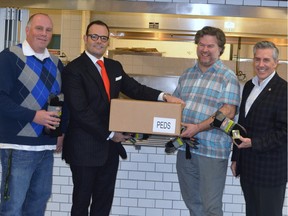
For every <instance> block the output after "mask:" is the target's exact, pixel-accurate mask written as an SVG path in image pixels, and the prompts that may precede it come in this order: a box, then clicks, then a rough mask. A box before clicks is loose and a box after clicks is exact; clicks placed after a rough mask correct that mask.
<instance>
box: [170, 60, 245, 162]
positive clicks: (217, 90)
mask: <svg viewBox="0 0 288 216" xmlns="http://www.w3.org/2000/svg"><path fill="white" fill-rule="evenodd" d="M173 95H174V96H176V97H179V98H181V99H182V100H184V101H185V102H186V106H185V108H184V110H183V116H182V121H183V122H184V123H192V124H197V123H200V122H202V121H204V120H206V119H207V118H209V117H210V116H211V115H212V114H213V113H215V112H216V111H217V110H218V109H220V108H221V107H222V106H223V105H224V104H230V105H235V106H237V107H238V106H239V104H240V85H239V82H238V80H237V77H236V75H235V73H234V72H233V71H232V70H230V69H229V68H228V67H226V66H225V65H224V64H223V63H222V61H221V60H218V61H217V62H215V63H214V64H213V66H212V67H210V68H209V69H208V70H207V71H206V72H205V73H203V72H202V71H201V70H200V68H199V66H198V63H196V65H195V66H194V67H192V68H188V69H187V70H186V71H185V72H184V73H183V74H182V76H181V77H180V78H179V82H178V85H177V88H176V89H175V91H174V93H173ZM195 138H197V139H198V141H199V143H200V145H198V147H199V149H191V152H193V153H195V154H199V155H203V156H207V157H212V158H221V159H227V158H228V157H229V154H230V151H231V143H232V140H231V138H230V137H229V136H228V135H226V134H225V133H224V132H222V131H220V130H219V129H211V130H207V131H202V132H199V133H198V134H196V135H195ZM180 150H185V147H182V148H181V149H180Z"/></svg>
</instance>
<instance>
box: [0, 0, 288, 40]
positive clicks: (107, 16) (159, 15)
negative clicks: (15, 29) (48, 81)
mask: <svg viewBox="0 0 288 216" xmlns="http://www.w3.org/2000/svg"><path fill="white" fill-rule="evenodd" d="M0 7H18V8H19V7H20V8H21V7H23V8H33V9H37V8H39V9H60V10H86V11H91V14H92V15H91V19H102V20H104V21H105V22H107V23H109V26H110V27H111V31H112V33H113V35H114V36H115V37H118V38H123V39H125V38H128V39H149V40H193V39H194V35H195V32H196V31H197V30H199V29H200V28H202V27H203V26H205V25H212V26H216V27H219V28H221V29H223V30H224V31H225V33H226V35H227V36H228V43H238V41H239V38H240V37H241V41H242V43H243V44H252V43H254V42H255V40H259V39H269V40H272V41H274V42H275V43H276V44H277V45H279V46H287V44H288V42H287V8H276V7H255V6H238V5H216V4H189V3H167V2H165V3H161V2H135V1H125V0H122V1H116V0H114V1H112V0H94V1H92V0H87V1H84V0H57V1H55V0H25V1H22V0H1V2H0Z"/></svg>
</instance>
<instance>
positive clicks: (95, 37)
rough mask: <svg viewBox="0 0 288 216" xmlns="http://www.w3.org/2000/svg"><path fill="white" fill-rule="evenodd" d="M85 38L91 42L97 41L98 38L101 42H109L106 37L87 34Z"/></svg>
mask: <svg viewBox="0 0 288 216" xmlns="http://www.w3.org/2000/svg"><path fill="white" fill-rule="evenodd" d="M87 36H89V37H91V39H92V40H93V41H97V40H98V39H99V38H100V40H101V41H102V42H107V41H108V40H109V37H107V36H101V35H98V34H88V35H87Z"/></svg>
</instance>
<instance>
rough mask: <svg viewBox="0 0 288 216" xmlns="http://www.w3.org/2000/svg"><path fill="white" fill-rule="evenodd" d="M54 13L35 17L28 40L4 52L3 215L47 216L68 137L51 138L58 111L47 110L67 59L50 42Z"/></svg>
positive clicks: (0, 127)
mask: <svg viewBox="0 0 288 216" xmlns="http://www.w3.org/2000/svg"><path fill="white" fill-rule="evenodd" d="M52 30H53V24H52V21H51V19H50V18H49V16H48V15H46V14H42V13H38V14H34V15H32V16H31V17H30V19H29V21H28V23H27V26H26V40H25V41H24V42H23V43H22V44H19V45H17V46H12V47H10V48H7V49H5V50H3V51H2V52H1V53H0V77H1V79H0V153H1V165H2V180H1V203H0V215H1V216H4V215H5V216H12V215H13V216H20V215H21V216H22V215H23V216H25V215H27V216H28V215H29V216H41V215H44V213H45V208H46V203H47V201H48V199H49V197H50V195H51V188H52V168H53V152H54V150H56V146H57V150H58V151H60V150H61V146H62V140H63V137H58V138H57V137H51V136H49V135H46V134H44V133H43V128H44V127H46V128H48V129H50V130H53V129H55V128H56V127H57V126H58V125H59V123H60V118H58V117H57V116H58V112H55V111H46V110H47V106H48V99H49V96H50V95H52V94H54V95H57V94H59V93H60V92H61V75H60V71H61V70H62V68H63V65H62V63H61V61H60V60H59V59H58V58H57V57H55V56H53V55H51V54H50V53H49V52H48V50H47V46H48V44H49V42H50V41H51V38H52Z"/></svg>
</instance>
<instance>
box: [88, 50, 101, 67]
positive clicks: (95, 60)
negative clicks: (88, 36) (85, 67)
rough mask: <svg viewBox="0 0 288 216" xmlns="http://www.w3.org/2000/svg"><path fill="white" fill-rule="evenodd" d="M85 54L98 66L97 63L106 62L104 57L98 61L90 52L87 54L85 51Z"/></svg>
mask: <svg viewBox="0 0 288 216" xmlns="http://www.w3.org/2000/svg"><path fill="white" fill-rule="evenodd" d="M85 53H86V55H87V56H88V57H89V58H90V59H91V61H92V62H93V63H94V64H96V62H97V61H98V60H102V61H103V62H104V58H103V56H102V57H101V58H100V59H98V58H96V57H95V56H93V55H91V54H90V53H89V52H87V50H85Z"/></svg>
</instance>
